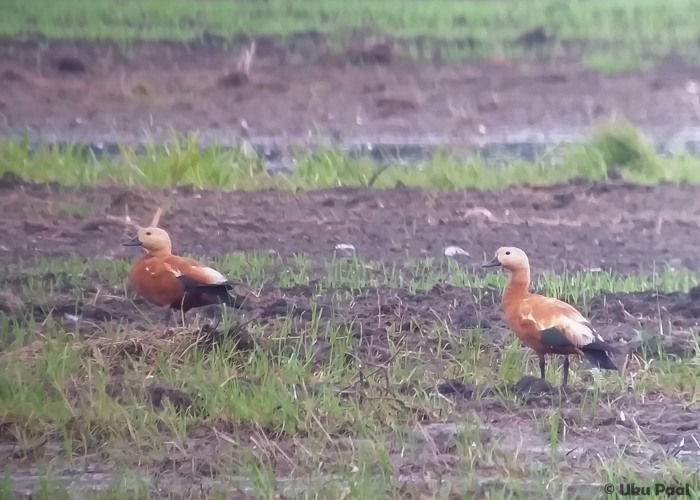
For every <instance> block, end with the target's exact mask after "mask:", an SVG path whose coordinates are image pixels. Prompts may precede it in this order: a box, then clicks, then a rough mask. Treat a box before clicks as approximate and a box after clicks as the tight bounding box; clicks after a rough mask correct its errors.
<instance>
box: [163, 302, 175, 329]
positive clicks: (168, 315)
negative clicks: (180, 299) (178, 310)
mask: <svg viewBox="0 0 700 500" xmlns="http://www.w3.org/2000/svg"><path fill="white" fill-rule="evenodd" d="M172 316H173V309H172V307H168V312H166V313H165V329H166V330H167V329H168V326H169V325H170V319H171V318H172Z"/></svg>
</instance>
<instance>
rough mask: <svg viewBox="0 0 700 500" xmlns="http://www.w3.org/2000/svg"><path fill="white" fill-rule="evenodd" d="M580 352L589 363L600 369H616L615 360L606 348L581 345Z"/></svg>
mask: <svg viewBox="0 0 700 500" xmlns="http://www.w3.org/2000/svg"><path fill="white" fill-rule="evenodd" d="M580 349H581V352H582V353H583V355H584V356H585V357H586V359H587V360H588V361H590V362H591V364H592V365H593V366H595V367H597V368H600V369H602V370H618V368H617V366H616V365H615V362H614V361H613V360H612V358H611V357H610V355H609V354H608V351H609V350H608V349H606V350H603V349H600V348H599V347H598V348H595V347H594V348H593V349H589V348H588V346H585V347H581V348H580Z"/></svg>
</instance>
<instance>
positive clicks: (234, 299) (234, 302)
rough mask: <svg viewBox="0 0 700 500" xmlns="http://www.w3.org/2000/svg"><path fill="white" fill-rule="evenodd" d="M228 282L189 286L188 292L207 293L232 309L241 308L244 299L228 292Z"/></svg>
mask: <svg viewBox="0 0 700 500" xmlns="http://www.w3.org/2000/svg"><path fill="white" fill-rule="evenodd" d="M230 286H231V285H229V284H228V283H221V284H217V285H197V286H195V287H191V288H189V289H188V290H187V291H189V292H197V293H203V294H205V295H208V296H210V297H212V298H214V299H216V300H217V301H218V302H219V303H220V304H223V305H225V306H228V307H232V308H234V309H243V304H244V302H245V299H243V298H241V297H238V296H237V295H231V294H230V293H229V291H228V290H229V287H230Z"/></svg>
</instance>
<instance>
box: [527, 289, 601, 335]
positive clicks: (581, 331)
mask: <svg viewBox="0 0 700 500" xmlns="http://www.w3.org/2000/svg"><path fill="white" fill-rule="evenodd" d="M546 302H549V303H550V304H552V305H553V306H556V308H557V309H558V310H559V313H558V314H553V315H551V316H550V317H547V318H546V320H545V318H540V320H539V321H538V320H537V319H535V317H534V315H533V314H532V309H531V306H530V307H527V309H529V311H528V312H527V314H526V315H523V316H524V318H525V319H526V320H529V321H532V322H533V323H535V324H536V325H537V327H538V328H539V329H540V330H546V329H547V328H552V327H554V328H558V329H559V330H560V331H561V332H562V333H563V334H564V335H566V337H567V338H568V339H569V341H571V342H572V343H573V344H574V345H576V346H577V347H583V346H586V345H588V344H591V343H593V342H595V341H596V340H600V341H603V339H602V338H601V337H600V335H598V334H597V333H596V332H595V331H594V330H593V328H592V327H591V326H590V324H589V323H588V320H587V319H586V318H585V317H583V315H582V314H581V313H580V312H578V310H577V309H576V308H575V307H573V306H571V305H569V304H567V303H566V302H562V301H560V300H557V299H553V298H551V297H546ZM528 306H529V304H528ZM562 309H563V311H562ZM523 312H524V311H523ZM544 316H546V315H544Z"/></svg>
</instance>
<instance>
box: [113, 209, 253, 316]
mask: <svg viewBox="0 0 700 500" xmlns="http://www.w3.org/2000/svg"><path fill="white" fill-rule="evenodd" d="M160 213H161V212H160V209H159V210H158V212H157V213H156V215H155V216H154V218H153V222H151V226H150V227H145V228H143V227H139V228H138V233H137V234H136V236H134V237H133V238H132V239H131V240H129V241H127V242H124V243H122V244H123V245H124V246H140V247H142V248H143V249H144V250H145V251H146V253H145V254H144V255H143V256H141V257H140V258H139V259H138V260H137V261H136V262H135V263H134V265H133V266H132V267H131V271H129V284H130V285H131V287H132V288H133V289H134V290H135V291H136V292H137V293H138V294H139V295H141V296H142V297H143V298H144V299H146V300H147V301H148V302H150V303H151V304H154V305H157V306H161V307H167V308H168V312H167V313H166V316H165V326H166V328H167V326H168V325H169V324H170V318H171V316H172V312H173V310H178V311H182V314H183V318H184V315H185V313H187V311H189V310H190V309H194V308H196V307H203V306H208V305H212V304H223V305H227V306H230V307H235V308H240V307H241V305H242V304H241V301H240V299H238V298H237V297H234V296H232V295H230V294H229V289H231V288H233V285H232V284H231V283H230V282H229V281H228V280H227V279H226V277H225V276H223V275H222V274H221V273H220V272H219V271H217V270H216V269H212V268H211V267H207V266H205V265H203V264H201V263H200V262H197V261H196V260H193V259H188V258H186V257H180V256H178V255H173V253H172V243H171V242H170V237H169V236H168V233H166V232H165V231H164V230H163V229H161V228H159V227H156V226H157V225H158V220H159V218H160Z"/></svg>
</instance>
